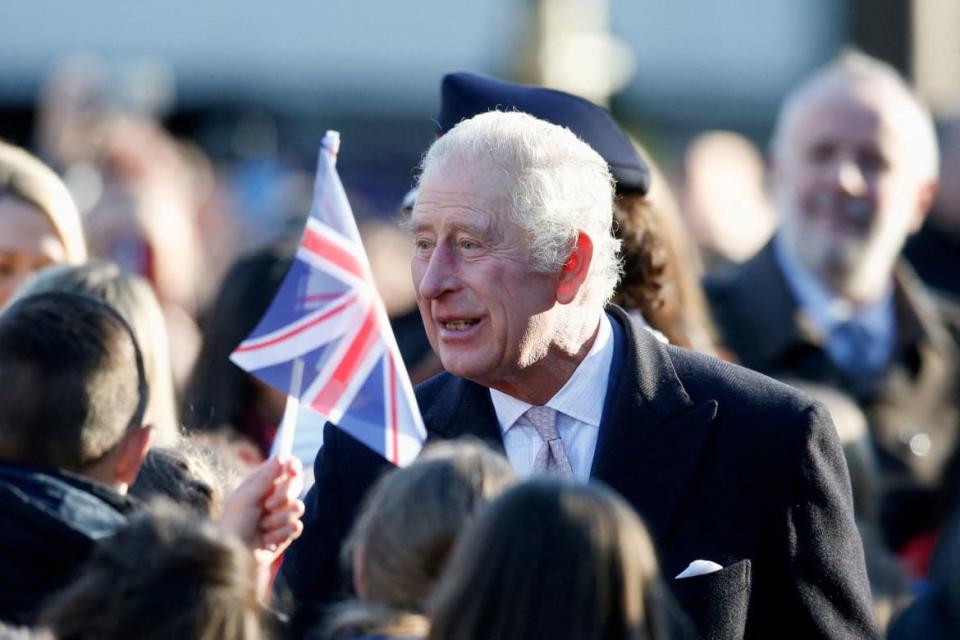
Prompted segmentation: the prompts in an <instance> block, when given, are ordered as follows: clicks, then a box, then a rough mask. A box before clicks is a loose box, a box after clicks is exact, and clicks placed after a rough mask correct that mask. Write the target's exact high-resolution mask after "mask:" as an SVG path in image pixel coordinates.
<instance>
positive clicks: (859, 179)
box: [833, 158, 867, 196]
mask: <svg viewBox="0 0 960 640" xmlns="http://www.w3.org/2000/svg"><path fill="white" fill-rule="evenodd" d="M833 178H834V180H835V181H836V185H837V186H838V187H839V188H840V190H841V191H843V193H845V194H846V195H850V196H863V195H865V194H866V192H867V179H866V177H865V176H864V174H863V170H862V169H861V168H860V165H858V164H857V163H856V161H855V160H853V159H852V158H839V159H838V160H837V162H836V164H835V166H834V168H833Z"/></svg>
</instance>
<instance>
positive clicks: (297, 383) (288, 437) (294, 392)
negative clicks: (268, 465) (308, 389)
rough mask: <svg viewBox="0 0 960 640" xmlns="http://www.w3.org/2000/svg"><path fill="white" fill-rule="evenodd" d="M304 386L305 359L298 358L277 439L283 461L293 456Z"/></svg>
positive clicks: (293, 369) (278, 450)
mask: <svg viewBox="0 0 960 640" xmlns="http://www.w3.org/2000/svg"><path fill="white" fill-rule="evenodd" d="M302 384H303V358H296V359H295V360H294V361H293V366H292V367H291V371H290V389H289V391H288V392H287V406H286V407H284V409H283V420H281V421H280V428H279V429H278V433H277V437H278V438H279V441H280V442H279V445H278V446H277V449H276V451H277V454H278V455H279V456H280V458H282V459H287V458H289V457H290V456H291V455H293V434H294V431H296V427H297V412H298V410H299V409H300V387H301V385H302Z"/></svg>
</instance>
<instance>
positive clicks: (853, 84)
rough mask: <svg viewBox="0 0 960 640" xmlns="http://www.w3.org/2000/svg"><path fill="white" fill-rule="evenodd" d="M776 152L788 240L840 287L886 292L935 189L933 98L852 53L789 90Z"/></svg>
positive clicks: (775, 175)
mask: <svg viewBox="0 0 960 640" xmlns="http://www.w3.org/2000/svg"><path fill="white" fill-rule="evenodd" d="M770 160H771V163H770V166H771V176H770V178H771V179H770V183H771V188H772V191H773V196H774V201H775V203H776V206H777V208H778V210H779V213H780V216H781V228H780V231H779V237H780V241H781V247H782V248H783V249H785V250H786V251H788V252H789V253H791V254H792V255H793V257H794V258H795V259H796V261H797V262H798V263H799V264H800V265H802V266H803V267H804V268H806V269H807V270H808V271H810V272H811V273H812V274H813V275H814V276H816V277H817V278H819V279H820V280H821V282H822V283H823V284H824V285H826V286H827V287H829V288H830V289H832V290H833V291H834V292H835V293H836V294H837V295H839V296H841V297H844V298H847V299H848V300H850V301H851V302H853V303H854V304H870V303H872V302H873V301H875V300H877V299H879V297H880V296H882V295H883V292H884V291H887V290H888V289H889V283H890V278H891V274H892V270H893V267H894V264H895V263H896V261H897V258H898V256H899V254H900V251H901V249H902V248H903V244H904V242H905V240H906V238H907V236H908V235H909V234H911V233H912V232H914V231H916V230H917V229H918V228H919V227H920V225H921V223H922V222H923V219H924V216H925V215H926V213H927V211H928V210H929V207H930V204H931V203H932V200H933V196H934V194H935V193H936V186H937V173H938V164H939V158H938V153H937V144H936V137H935V133H934V128H933V122H932V119H931V117H930V114H929V113H928V112H927V110H926V108H925V107H924V106H923V105H922V104H921V103H920V101H919V100H918V99H917V98H916V97H915V96H914V95H913V93H912V91H911V90H910V88H909V87H908V86H907V85H906V83H905V82H904V81H903V79H902V78H900V76H899V75H897V73H896V71H894V70H893V69H892V68H891V67H889V66H887V65H885V64H883V63H881V62H879V61H877V60H873V59H871V58H868V57H866V56H863V55H860V54H847V55H845V56H844V57H842V58H840V59H839V60H838V61H837V62H835V63H833V64H831V65H830V66H828V67H826V68H824V69H823V70H821V71H819V72H818V73H816V74H814V76H813V77H812V78H810V79H809V80H807V81H806V82H805V83H803V84H802V85H800V87H799V88H798V89H797V90H795V91H794V92H793V93H791V94H790V96H789V97H788V98H787V99H786V101H785V102H784V106H783V109H782V110H781V112H780V117H779V119H778V121H777V127H776V130H775V132H774V136H773V140H772V144H771V150H770Z"/></svg>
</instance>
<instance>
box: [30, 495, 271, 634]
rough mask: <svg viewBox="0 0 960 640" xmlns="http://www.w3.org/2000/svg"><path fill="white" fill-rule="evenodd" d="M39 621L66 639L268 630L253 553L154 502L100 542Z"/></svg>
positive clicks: (207, 526) (206, 525)
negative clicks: (72, 580) (88, 560)
mask: <svg viewBox="0 0 960 640" xmlns="http://www.w3.org/2000/svg"><path fill="white" fill-rule="evenodd" d="M40 620H41V623H43V624H46V625H48V626H49V627H50V628H51V629H52V630H53V631H54V633H55V634H56V636H57V637H58V638H60V639H61V640H71V639H75V640H85V639H87V638H89V639H91V640H93V639H97V640H110V639H114V638H115V639H120V638H151V639H153V638H156V639H157V640H160V639H161V638H163V639H167V638H183V639H187V638H224V639H231V640H246V639H255V638H260V637H263V635H264V634H263V633H262V621H261V609H260V606H259V603H258V601H257V597H256V579H255V571H254V563H253V558H252V556H251V555H250V553H249V551H248V550H247V549H246V548H245V547H244V546H243V543H241V542H240V540H239V539H234V538H232V537H230V536H228V535H226V534H225V533H224V532H223V531H221V530H220V529H219V528H217V527H216V526H214V525H213V524H212V523H210V522H208V521H205V520H203V519H200V518H197V517H196V516H194V515H187V514H184V513H182V512H180V511H179V510H178V509H176V508H174V506H173V505H172V504H171V503H160V504H155V505H153V506H152V508H151V509H150V510H148V511H147V512H144V513H141V514H139V515H138V516H135V517H134V518H133V519H132V520H131V521H130V523H129V524H128V525H127V526H126V527H124V528H123V529H121V530H120V531H118V532H117V534H116V535H115V537H114V538H113V539H112V540H111V541H110V543H109V544H104V545H101V546H100V548H99V549H98V550H97V552H96V553H95V554H94V556H93V557H92V558H91V560H90V562H89V564H88V565H87V567H86V568H85V570H84V572H83V573H82V574H81V575H80V577H79V578H77V580H76V581H75V582H74V583H73V584H72V585H71V586H70V587H68V588H67V589H66V590H65V591H64V592H63V593H62V594H60V595H59V596H58V597H57V598H55V600H54V601H53V602H52V603H51V604H50V605H49V607H48V608H47V609H46V610H45V612H44V613H43V614H42V615H41V618H40Z"/></svg>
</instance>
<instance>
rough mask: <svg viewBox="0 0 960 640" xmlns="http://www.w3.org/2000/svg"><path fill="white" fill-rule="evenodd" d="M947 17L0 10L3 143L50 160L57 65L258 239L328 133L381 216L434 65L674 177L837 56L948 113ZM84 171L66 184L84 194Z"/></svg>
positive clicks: (900, 1) (845, 10)
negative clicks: (561, 95)
mask: <svg viewBox="0 0 960 640" xmlns="http://www.w3.org/2000/svg"><path fill="white" fill-rule="evenodd" d="M958 12H960V9H957V7H956V6H955V3H949V2H929V1H926V0H914V1H913V2H910V1H909V0H805V1H804V2H796V1H795V0H733V1H729V0H728V1H721V0H707V1H702V0H673V1H672V2H657V1H655V0H486V1H485V2H471V3H465V2H443V1H440V0H418V1H417V2H405V3H398V2H390V1H388V0H354V1H352V2H316V1H306V0H288V1H286V2H265V1H263V0H249V1H247V2H225V1H223V0H211V1H209V2H203V3H197V2H187V1H186V0H167V1H165V2H162V3H130V2H121V1H120V0H98V1H97V2H84V3H64V2H57V1H54V0H32V1H31V2H5V3H4V6H3V8H2V9H0V24H2V30H3V37H2V38H0V137H4V138H6V139H8V140H10V141H12V142H15V143H19V144H23V145H26V146H29V147H31V148H33V149H34V150H39V151H41V152H42V153H45V154H46V156H47V157H46V159H48V160H50V161H52V160H53V159H52V158H49V154H50V153H51V152H50V151H49V150H45V149H44V148H43V145H42V143H41V141H40V140H39V139H38V127H39V126H40V123H39V118H38V107H39V105H40V104H41V102H42V101H43V99H44V95H45V92H46V94H47V95H49V92H50V88H51V83H52V82H54V80H55V79H56V77H57V76H56V74H57V73H59V74H60V75H61V78H60V79H61V81H62V82H65V80H64V79H63V78H62V76H63V74H64V73H65V72H67V70H69V71H70V72H71V73H73V74H74V76H75V78H74V79H75V80H77V76H82V80H83V81H84V82H86V83H87V87H86V88H87V89H89V91H88V92H87V93H86V94H85V95H84V96H83V97H82V98H81V100H85V101H86V102H85V103H84V104H83V105H82V108H88V109H122V110H132V111H136V112H141V113H148V114H151V115H155V116H156V117H157V118H159V119H160V121H161V122H162V123H163V124H164V125H165V126H166V127H167V128H169V130H170V131H171V132H172V133H173V134H174V135H175V136H178V137H180V138H185V139H188V140H191V141H193V142H195V143H196V144H197V145H198V146H199V148H200V149H202V150H203V151H204V152H205V153H206V154H208V155H209V158H210V159H211V160H212V162H213V167H214V168H215V169H217V178H218V179H221V180H225V181H226V182H225V183H224V184H225V185H226V186H228V187H229V191H228V195H229V196H230V198H231V199H232V202H231V206H233V207H234V208H235V209H236V211H237V212H238V213H239V214H242V215H243V216H245V217H246V218H247V221H248V222H249V223H250V224H251V225H254V226H255V227H257V228H258V230H259V229H263V228H266V229H269V228H270V227H271V226H272V225H271V223H270V222H269V220H268V219H269V218H272V217H275V216H282V215H284V214H285V213H286V212H287V211H288V210H290V209H291V208H292V209H296V208H297V207H298V204H299V203H298V204H292V203H291V202H288V201H286V200H285V199H284V198H287V197H289V196H290V188H291V187H290V185H289V184H287V183H286V181H287V179H288V178H289V177H290V176H289V175H288V172H289V171H297V170H300V169H307V170H309V169H310V165H311V164H312V161H313V155H314V153H315V150H316V147H317V144H318V142H319V139H320V137H321V135H322V133H323V130H325V129H327V128H334V129H339V130H340V131H341V132H342V134H343V140H344V144H343V150H342V155H341V160H340V169H341V173H342V176H343V179H344V181H345V182H346V184H347V186H348V188H349V189H350V190H351V192H352V194H351V195H352V196H353V201H354V208H355V209H356V210H357V215H358V216H361V217H366V216H382V215H387V214H389V213H391V212H392V211H393V209H394V208H395V206H396V204H397V202H399V200H400V198H401V197H402V195H403V193H404V191H405V190H406V189H407V188H408V187H409V185H410V182H411V179H412V176H411V168H412V167H413V166H414V165H415V163H416V161H417V159H418V156H419V154H420V153H421V152H422V151H423V149H424V148H425V147H426V145H427V144H428V143H429V141H430V140H431V138H432V136H433V134H434V128H433V123H432V122H431V118H433V117H434V116H435V114H436V111H437V104H438V88H439V82H440V78H441V77H442V75H443V74H444V73H446V72H449V71H454V70H471V71H477V72H483V73H489V74H492V75H496V76H499V77H502V78H506V79H513V80H518V81H523V82H531V83H542V84H546V85H550V86H554V87H557V88H561V89H564V90H567V91H571V92H574V93H579V94H582V95H586V96H588V97H590V98H592V99H594V100H596V101H598V102H601V103H605V104H608V105H609V106H610V108H611V109H612V111H613V112H614V114H615V115H616V116H617V118H618V120H619V121H620V122H621V123H622V124H623V125H624V126H625V127H626V128H627V129H628V130H629V131H631V132H633V133H634V134H636V135H637V136H638V137H639V138H640V139H641V140H642V142H643V143H644V144H645V145H646V146H647V147H648V148H649V149H650V150H651V151H652V153H653V154H654V155H655V156H656V157H657V158H658V159H659V160H660V163H661V164H662V165H663V166H664V167H665V168H666V169H667V171H668V174H669V175H671V176H676V175H677V173H678V171H679V170H680V168H681V165H682V161H681V158H682V154H683V152H684V150H685V148H686V146H687V144H688V143H689V142H690V140H691V139H692V138H693V137H694V136H695V135H696V134H697V133H699V132H701V131H703V130H706V129H732V130H734V131H737V132H739V133H742V134H744V135H746V136H747V137H748V139H749V140H751V141H752V142H754V143H755V144H757V145H760V147H761V148H762V146H763V145H764V144H765V141H766V136H767V134H768V132H769V128H770V125H771V123H772V119H773V116H774V113H775V110H776V108H777V105H778V103H779V100H780V98H781V96H782V95H783V93H784V91H785V90H786V88H787V87H789V86H790V85H791V84H792V83H794V82H795V81H797V80H798V79H799V78H800V77H802V76H803V75H804V74H805V73H806V72H808V71H809V70H811V69H812V68H814V67H815V66H817V65H819V64H821V63H823V62H825V61H826V60H828V59H830V58H831V57H832V56H834V55H835V54H836V53H837V52H838V51H839V50H840V49H841V48H842V47H844V46H845V45H847V44H855V45H857V46H859V47H861V48H862V49H864V50H865V51H867V52H868V53H871V54H873V55H876V56H878V57H880V58H883V59H885V60H888V61H890V62H893V63H894V64H895V66H897V67H898V68H900V69H901V70H902V71H904V72H906V73H907V74H908V75H910V76H912V77H914V78H916V79H917V80H918V81H919V83H920V86H921V89H922V91H923V92H924V94H925V95H926V96H927V97H928V98H929V99H930V100H931V102H932V103H933V105H934V107H935V108H937V109H938V110H939V111H940V112H944V111H946V110H949V109H951V108H952V107H954V106H955V105H956V104H960V98H958V96H960V72H958V66H960V55H957V54H958V51H957V48H958V47H960V38H958V37H956V36H957V33H956V32H957V30H958V29H960V20H958V19H957V18H958V15H957V14H958ZM77 82H79V80H77ZM77 90H79V89H77ZM82 177H83V176H82V173H81V174H77V175H74V176H72V182H71V187H72V188H74V189H80V190H81V191H82V190H83V189H84V188H86V189H87V191H90V190H91V189H93V188H92V187H90V185H86V186H84V185H82V184H81V183H82V182H83V180H82ZM294 191H296V190H295V189H294ZM84 195H85V196H86V198H87V200H92V199H94V195H93V194H92V193H87V192H84V193H82V194H81V196H84ZM80 199H81V207H83V205H84V202H83V197H81V198H80Z"/></svg>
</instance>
